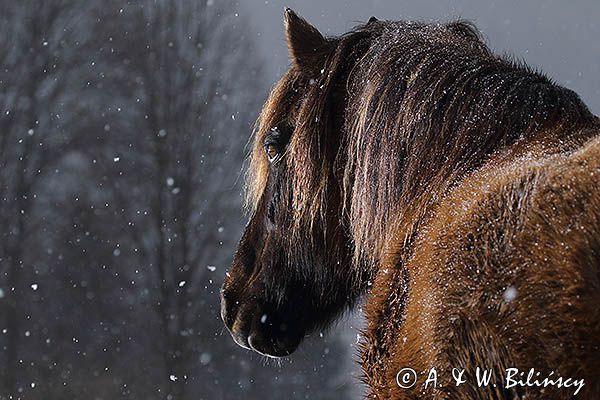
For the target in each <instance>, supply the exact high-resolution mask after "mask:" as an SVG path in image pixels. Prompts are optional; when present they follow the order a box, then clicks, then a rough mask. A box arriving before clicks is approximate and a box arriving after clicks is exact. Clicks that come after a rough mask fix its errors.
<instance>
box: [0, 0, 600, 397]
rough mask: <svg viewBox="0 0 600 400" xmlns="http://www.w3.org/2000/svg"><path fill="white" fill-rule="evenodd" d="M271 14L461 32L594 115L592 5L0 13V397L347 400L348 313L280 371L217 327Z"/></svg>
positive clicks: (55, 8)
mask: <svg viewBox="0 0 600 400" xmlns="http://www.w3.org/2000/svg"><path fill="white" fill-rule="evenodd" d="M284 5H288V6H291V7H292V8H294V9H296V11H298V12H299V13H300V14H301V15H303V16H305V17H307V18H308V19H309V21H311V22H312V23H314V24H315V25H316V26H317V27H318V28H320V29H321V31H322V32H323V33H325V34H327V35H332V34H339V33H342V32H344V31H346V30H348V29H350V28H351V27H352V26H353V25H355V24H356V23H358V22H361V21H366V20H367V19H368V18H369V17H370V16H371V15H374V16H376V17H378V18H380V19H426V20H429V19H442V20H447V19H451V18H466V19H471V20H473V21H474V22H475V23H476V24H477V25H478V26H479V27H480V29H481V30H482V31H483V32H484V34H485V36H486V38H487V39H488V42H489V43H490V45H491V47H492V48H494V49H496V50H498V51H500V52H504V51H506V52H510V53H511V54H514V55H515V56H516V57H518V58H522V59H524V60H525V61H527V62H528V63H530V64H531V65H533V66H536V67H540V68H541V69H542V70H544V71H546V72H547V73H548V74H549V75H550V76H551V77H553V78H555V79H556V80H557V81H558V82H559V83H562V84H564V85H566V86H568V87H570V88H572V89H574V90H576V91H577V92H578V93H580V94H581V96H582V97H583V99H584V100H585V101H586V102H587V103H588V104H589V106H590V107H591V108H592V110H593V111H595V112H596V113H599V112H600V74H598V64H599V61H600V41H598V40H597V38H598V37H600V25H599V24H600V23H599V22H598V21H600V3H598V2H596V1H593V0H587V1H583V0H582V1H573V2H569V3H568V4H567V3H566V2H563V1H546V2H543V3H542V2H531V1H518V2H517V1H503V2H482V1H477V0H472V1H455V2H448V1H433V0H426V1H423V0H419V1H416V0H415V1H410V2H409V1H406V2H404V1H396V0H388V1H383V0H372V1H367V0H362V1H356V2H349V1H323V0H320V1H317V0H304V1H287V2H285V3H284V2H281V1H264V0H260V1H258V0H256V1H255V0H248V1H243V2H240V1H233V0H208V1H206V0H179V1H166V0H157V1H154V0H146V1H142V0H140V1H116V0H89V1H85V2H83V1H77V0H45V1H41V0H37V1H34V0H20V1H16V0H0V163H1V168H0V201H1V208H0V233H1V236H2V240H1V241H0V399H8V398H21V399H45V400H53V399H174V400H178V399H211V400H212V399H240V398H244V399H265V398H269V399H270V398H273V399H331V398H340V399H351V398H360V396H361V393H362V388H361V387H360V385H359V383H358V378H357V377H358V368H357V365H356V363H355V362H354V361H353V360H355V359H356V348H355V346H356V339H357V333H358V332H357V329H356V326H357V325H360V322H359V320H360V313H357V315H355V316H350V317H347V318H345V319H344V320H343V321H341V323H340V324H339V325H338V326H337V328H335V329H333V330H332V331H331V332H330V333H329V334H328V335H327V334H325V335H323V336H324V337H321V335H318V334H316V335H314V337H312V338H310V339H309V340H308V341H307V343H306V344H305V345H304V346H303V347H302V348H301V349H300V350H299V351H298V352H297V353H296V354H294V356H293V357H290V358H289V359H285V360H282V361H280V362H273V361H266V360H265V359H263V358H262V357H260V356H257V355H255V354H252V353H250V352H247V351H245V350H242V349H240V348H238V347H237V346H235V345H234V343H233V341H232V340H231V338H230V337H229V335H228V334H227V333H226V332H225V330H224V328H223V326H222V322H221V321H220V318H219V308H218V289H219V287H220V284H221V281H222V279H223V276H224V274H225V270H226V268H227V266H228V264H229V262H230V259H231V256H232V253H233V250H234V249H235V245H236V242H237V240H238V238H239V236H240V232H241V229H242V227H243V225H244V223H245V217H244V216H243V215H242V214H241V212H240V208H241V207H240V205H241V197H240V193H241V181H240V180H241V174H240V169H241V166H242V162H243V158H244V154H245V148H244V147H245V145H246V144H247V141H248V136H249V134H250V132H251V127H252V123H253V122H254V120H255V118H256V116H257V115H258V111H259V109H260V107H261V105H262V102H263V101H264V99H265V98H266V95H267V93H268V89H269V87H270V85H271V84H272V83H273V82H274V81H275V80H276V79H277V78H278V77H279V76H281V74H282V73H283V72H284V71H285V69H286V67H287V65H288V60H287V53H286V48H285V42H284V40H283V32H282V10H283V6H284ZM11 396H12V397H11Z"/></svg>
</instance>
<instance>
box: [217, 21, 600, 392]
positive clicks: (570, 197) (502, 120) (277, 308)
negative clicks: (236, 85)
mask: <svg viewBox="0 0 600 400" xmlns="http://www.w3.org/2000/svg"><path fill="white" fill-rule="evenodd" d="M285 29H286V35H287V42H288V46H289V51H290V56H291V61H292V64H291V67H290V69H289V71H288V72H287V73H286V74H285V75H284V76H283V78H281V80H280V81H279V83H278V84H277V85H276V86H275V87H274V89H273V91H272V93H271V95H270V97H269V99H268V101H267V102H266V104H265V106H264V108H263V111H262V114H261V116H260V119H259V124H258V128H257V132H256V134H255V138H254V147H253V150H252V154H251V160H250V167H249V177H248V194H247V203H248V208H249V211H250V213H251V218H250V222H249V224H248V226H247V228H246V231H245V233H244V235H243V237H242V239H241V242H240V245H239V249H238V251H237V253H236V255H235V259H234V261H233V265H232V267H231V270H230V273H229V275H228V278H227V280H226V282H225V284H224V286H223V289H222V317H223V320H224V321H225V324H226V325H227V327H228V328H229V330H230V331H231V333H232V335H233V337H234V339H235V340H236V342H237V343H239V344H240V345H241V346H243V347H246V348H250V349H253V350H255V351H257V352H259V353H262V354H264V355H268V356H274V357H279V356H285V355H288V354H290V353H292V352H293V351H294V350H295V349H296V347H297V346H298V345H299V343H300V342H301V341H302V339H303V338H304V337H305V335H306V334H308V333H310V332H311V331H314V330H315V329H318V328H321V327H323V326H325V325H327V324H329V323H330V322H331V321H332V320H334V319H335V318H336V316H338V315H340V313H342V312H343V311H344V310H346V309H347V308H349V307H352V305H353V304H355V303H356V301H357V299H359V298H360V297H361V295H362V294H364V293H367V294H368V297H367V305H366V307H365V310H366V316H367V321H368V326H367V328H366V331H365V335H364V336H365V341H364V343H363V350H362V365H363V370H364V378H365V380H366V382H367V383H368V385H369V387H370V393H369V396H370V397H371V398H377V399H417V398H431V399H473V400H474V399H515V398H519V399H521V398H522V399H525V398H526V399H567V398H572V397H573V396H574V394H575V393H577V397H579V398H584V399H599V398H600V351H599V346H600V283H599V271H600V194H599V193H598V190H599V189H600V138H599V134H600V121H599V119H598V118H597V117H595V116H594V115H593V114H592V113H590V111H589V110H588V109H587V107H586V106H585V105H584V104H583V103H582V101H581V100H580V99H579V97H578V96H577V95H576V94H575V93H574V92H572V91H570V90H568V89H565V88H563V87H561V86H558V85H556V84H555V83H553V82H552V81H551V80H550V79H548V78H547V77H545V76H544V75H542V74H540V73H539V72H536V71H533V70H532V69H530V68H528V67H527V66H525V65H522V64H520V63H516V62H514V61H511V60H507V59H506V58H502V57H499V56H497V55H494V54H493V53H492V52H491V51H490V50H489V49H488V48H487V47H486V45H485V44H484V43H483V41H482V40H481V38H480V35H479V33H478V32H477V30H476V29H475V28H474V27H473V26H472V25H470V24H468V23H465V22H454V23H445V24H441V23H440V24H423V23H412V22H384V21H378V20H377V19H375V18H372V19H371V20H370V21H369V22H368V23H367V24H364V25H362V26H359V27H357V28H355V29H354V30H353V31H351V32H349V33H347V34H344V35H342V36H339V37H334V38H324V37H323V36H322V35H321V34H320V33H319V32H318V31H317V30H316V29H315V28H314V27H312V26H311V25H309V24H308V23H307V22H306V21H305V20H303V19H302V18H300V17H298V16H297V15H296V14H294V13H293V12H292V11H290V10H286V11H285ZM478 368H479V370H478ZM413 371H414V372H413ZM461 371H462V372H461ZM485 372H488V373H489V377H491V380H488V381H487V383H486V382H485V380H484V381H483V382H482V381H478V380H477V379H478V378H482V377H484V378H485V375H484V373H485Z"/></svg>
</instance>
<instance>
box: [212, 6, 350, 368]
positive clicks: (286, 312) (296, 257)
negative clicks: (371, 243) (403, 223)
mask: <svg viewBox="0 0 600 400" xmlns="http://www.w3.org/2000/svg"><path fill="white" fill-rule="evenodd" d="M285 25H286V33H287V38H288V45H289V49H290V54H291V58H292V68H291V69H290V71H289V72H288V74H286V76H284V77H283V78H282V80H281V81H280V82H279V84H278V85H277V86H276V87H275V89H274V90H273V92H272V94H271V96H270V98H269V100H268V101H267V103H266V105H265V108H264V109H263V114H262V115H261V118H260V125H261V126H260V128H259V132H258V133H257V135H256V138H255V144H254V150H253V154H252V157H251V165H250V177H249V185H250V187H251V192H252V193H251V197H253V200H251V202H252V203H253V204H252V215H251V218H250V221H249V223H248V225H247V227H246V229H245V232H244V234H243V236H242V239H241V241H240V244H239V248H238V250H237V252H236V254H235V257H234V261H233V264H232V266H231V268H230V270H229V272H228V275H227V278H226V280H225V283H224V285H223V288H222V291H221V296H222V297H221V315H222V318H223V321H224V322H225V325H226V326H227V328H228V329H229V331H230V332H231V334H232V336H233V338H234V340H235V341H236V342H237V343H238V344H239V345H240V346H242V347H245V348H249V349H252V350H255V351H257V352H259V353H261V354H264V355H267V356H273V357H281V356H286V355H288V354H290V353H291V352H293V351H294V350H295V349H296V348H297V346H298V345H299V344H300V342H301V341H302V339H303V338H304V337H305V335H306V334H308V333H310V332H311V331H314V330H315V329H317V328H319V327H323V326H325V325H327V324H328V323H329V322H330V321H332V320H333V319H334V318H335V317H336V316H337V315H338V314H339V313H340V312H341V311H342V310H343V309H344V307H345V306H347V305H349V304H350V303H351V302H352V301H353V300H354V299H356V298H357V296H358V291H357V290H356V288H355V282H356V277H355V276H354V275H353V273H352V272H351V271H352V268H351V263H352V262H351V259H352V246H351V245H350V243H351V240H350V238H349V236H348V235H347V233H346V232H347V230H346V229H344V223H343V222H342V221H343V217H342V203H343V201H342V195H341V190H340V189H339V187H340V186H341V184H340V179H339V178H337V177H336V176H335V168H334V165H333V164H334V161H333V159H334V158H335V154H336V153H337V150H338V149H339V145H340V143H339V139H335V138H333V137H334V136H335V135H333V136H332V135H329V138H324V137H323V135H321V136H319V135H318V134H316V132H314V130H313V129H311V128H310V126H307V125H306V121H314V120H315V119H316V118H313V116H312V115H310V112H311V110H312V109H314V108H318V107H314V105H312V104H307V102H310V101H312V100H311V98H310V97H311V95H310V94H309V92H310V89H311V88H314V86H315V82H314V79H312V78H310V77H309V76H308V74H306V73H305V71H304V68H305V67H308V68H311V69H314V66H315V65H316V64H314V63H311V62H310V60H309V57H310V56H315V55H316V54H317V53H319V52H321V51H325V50H324V47H325V46H326V44H327V41H326V40H325V39H324V38H323V37H322V36H321V34H320V33H319V32H318V31H317V30H316V29H315V28H313V27H312V26H310V25H309V24H308V23H307V22H306V21H304V20H303V19H301V18H299V17H298V16H296V15H295V14H294V13H293V12H291V11H290V10H286V14H285ZM303 46H308V48H305V47H303ZM315 62H316V61H315ZM307 113H308V114H307ZM330 125H331V123H330ZM315 129H317V128H315ZM338 136H339V135H338Z"/></svg>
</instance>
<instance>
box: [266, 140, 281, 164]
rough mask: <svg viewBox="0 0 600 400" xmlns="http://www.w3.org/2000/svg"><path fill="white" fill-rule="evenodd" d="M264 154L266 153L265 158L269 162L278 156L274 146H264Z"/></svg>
mask: <svg viewBox="0 0 600 400" xmlns="http://www.w3.org/2000/svg"><path fill="white" fill-rule="evenodd" d="M265 152H266V153H267V158H268V159H269V161H270V162H273V161H275V159H276V158H277V156H278V155H279V150H278V149H277V147H276V146H275V145H274V144H267V145H266V146H265Z"/></svg>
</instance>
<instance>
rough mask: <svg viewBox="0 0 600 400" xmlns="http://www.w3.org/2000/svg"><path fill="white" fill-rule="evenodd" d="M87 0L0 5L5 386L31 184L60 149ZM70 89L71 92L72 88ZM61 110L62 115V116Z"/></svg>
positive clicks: (12, 375)
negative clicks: (64, 109)
mask: <svg viewBox="0 0 600 400" xmlns="http://www.w3.org/2000/svg"><path fill="white" fill-rule="evenodd" d="M85 7H86V6H85V5H81V4H79V3H78V2H75V1H58V0H51V1H46V2H43V3H39V2H35V1H23V2H2V3H1V4H0V37H1V38H2V39H0V54H1V58H0V82H1V85H2V90H0V182H1V185H0V198H1V199H2V202H3V203H4V204H3V205H2V210H3V211H4V212H2V213H0V225H1V227H2V228H0V229H2V241H1V243H0V265H1V268H2V278H3V282H2V292H0V294H1V295H2V296H0V297H3V299H2V303H3V307H2V309H3V312H2V314H3V318H4V321H3V329H4V332H5V335H4V336H5V337H4V343H5V344H4V346H3V350H4V358H5V362H4V363H3V364H2V365H3V366H4V368H3V371H2V373H1V374H0V375H1V376H2V377H3V385H4V387H5V388H6V389H7V390H9V391H11V392H14V391H15V390H16V387H17V384H18V382H17V373H18V368H19V362H18V338H19V336H20V335H22V332H19V323H20V318H21V316H20V315H19V296H20V295H21V293H22V290H23V283H22V282H21V275H22V271H23V269H24V268H27V267H28V266H27V265H24V264H23V254H24V251H25V248H26V246H27V228H28V224H29V222H30V221H29V214H30V211H31V207H32V204H33V202H35V201H36V192H35V187H36V183H37V181H38V179H39V177H40V176H42V175H43V174H44V173H45V172H46V170H47V169H49V168H50V167H51V165H52V163H53V162H55V161H56V159H57V158H58V157H57V151H64V146H62V145H61V144H64V143H63V139H64V137H63V136H62V135H61V134H60V132H61V130H62V129H64V128H65V126H67V125H68V124H69V119H70V118H69V116H72V115H74V114H68V115H66V116H65V115H64V114H63V113H62V110H61V103H62V102H63V101H65V99H64V98H62V97H61V96H62V95H64V94H65V90H64V85H63V84H62V83H64V82H65V81H66V79H67V77H68V76H69V75H70V74H72V73H73V71H74V69H75V68H78V67H79V66H80V60H79V58H78V48H79V47H80V46H81V45H82V44H83V43H84V42H85V41H86V35H85V33H86V31H85V30H82V29H80V26H79V24H85V21H84V20H83V19H78V20H75V19H74V16H78V15H81V11H82V9H84V8H85ZM69 95H70V96H75V97H76V96H77V93H76V91H75V90H74V89H73V88H71V92H70V93H69ZM63 117H64V118H63Z"/></svg>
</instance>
